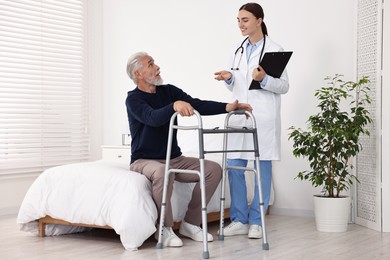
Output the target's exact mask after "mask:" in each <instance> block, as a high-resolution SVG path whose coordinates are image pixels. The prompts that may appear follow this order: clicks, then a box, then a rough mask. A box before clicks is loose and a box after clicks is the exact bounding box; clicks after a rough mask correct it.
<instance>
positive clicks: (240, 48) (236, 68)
mask: <svg viewBox="0 0 390 260" xmlns="http://www.w3.org/2000/svg"><path fill="white" fill-rule="evenodd" d="M248 38H249V37H246V38H245V40H244V41H243V42H242V43H241V45H240V47H238V48H237V50H236V51H235V52H234V58H233V66H232V67H231V68H230V69H231V70H239V68H238V67H239V66H240V62H241V59H242V55H243V53H244V46H243V45H244V42H246V40H248ZM265 38H266V36H265V35H264V41H263V47H262V48H261V53H260V58H259V64H260V61H261V57H262V56H263V52H264V47H265ZM239 51H241V53H240V54H241V55H240V58H239V59H238V64H237V67H234V63H235V62H236V57H237V52H239Z"/></svg>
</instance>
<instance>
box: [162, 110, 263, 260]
mask: <svg viewBox="0 0 390 260" xmlns="http://www.w3.org/2000/svg"><path fill="white" fill-rule="evenodd" d="M194 113H195V116H196V117H197V120H198V125H191V126H180V125H178V124H177V123H176V124H175V122H177V115H178V112H175V113H174V114H173V115H172V117H171V120H170V124H169V134H168V145H167V155H166V163H165V176H164V188H163V197H162V204H161V215H160V225H159V230H158V232H159V233H158V234H159V235H158V242H157V245H156V247H157V248H158V249H161V248H163V244H162V236H163V234H162V229H163V225H164V218H165V208H166V201H167V189H168V181H169V174H171V173H188V174H197V175H198V176H199V181H200V189H201V203H202V229H203V255H202V256H203V258H204V259H208V258H209V256H210V255H209V250H208V240H207V233H208V232H207V204H206V189H205V176H204V159H205V157H204V155H205V154H206V153H222V154H223V156H222V180H221V199H220V200H221V201H220V207H221V208H220V212H221V215H220V226H219V235H218V240H224V235H223V226H224V207H225V182H226V173H227V171H228V170H229V169H239V170H245V171H251V172H253V173H254V174H256V176H257V178H256V179H257V186H258V190H259V206H260V216H261V224H262V229H263V250H269V245H268V239H267V232H266V226H265V214H264V201H263V196H262V188H261V179H260V159H259V156H260V155H259V146H258V138H257V129H256V122H255V119H254V116H253V115H252V113H250V112H248V111H244V110H236V111H232V112H229V113H228V114H227V116H226V118H225V126H224V129H218V128H214V129H203V123H202V118H201V115H200V114H199V112H198V111H196V110H194ZM232 115H243V116H246V117H247V118H250V119H251V121H252V127H251V128H247V127H237V126H231V125H229V119H230V117H231V116H232ZM174 129H177V130H198V139H199V164H200V168H199V169H200V170H199V171H195V170H186V169H171V168H170V158H171V150H172V138H173V130H174ZM230 133H242V134H252V135H253V147H254V148H253V149H252V150H242V149H241V150H227V141H228V134H230ZM204 134H224V137H223V150H211V151H205V150H204V138H203V136H204ZM229 152H253V153H254V154H255V165H256V167H255V168H249V167H238V166H230V167H228V166H227V153H229Z"/></svg>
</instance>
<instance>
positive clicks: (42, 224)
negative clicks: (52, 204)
mask: <svg viewBox="0 0 390 260" xmlns="http://www.w3.org/2000/svg"><path fill="white" fill-rule="evenodd" d="M38 223H39V224H38V234H39V236H40V237H44V236H45V222H44V221H43V219H39V222H38Z"/></svg>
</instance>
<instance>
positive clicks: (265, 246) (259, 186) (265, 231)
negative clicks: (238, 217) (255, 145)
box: [255, 157, 269, 250]
mask: <svg viewBox="0 0 390 260" xmlns="http://www.w3.org/2000/svg"><path fill="white" fill-rule="evenodd" d="M255 163H256V169H257V170H256V176H257V186H258V189H259V204H260V217H261V226H262V229H263V250H269V245H268V239H267V229H266V226H265V214H264V201H263V190H262V188H261V179H260V176H261V174H260V161H259V158H258V157H256V159H255Z"/></svg>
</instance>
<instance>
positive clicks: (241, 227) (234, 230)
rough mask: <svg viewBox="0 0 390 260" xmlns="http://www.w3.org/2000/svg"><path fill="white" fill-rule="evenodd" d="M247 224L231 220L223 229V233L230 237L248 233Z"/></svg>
mask: <svg viewBox="0 0 390 260" xmlns="http://www.w3.org/2000/svg"><path fill="white" fill-rule="evenodd" d="M248 232H249V227H248V224H242V223H241V222H238V221H237V222H235V221H232V222H231V223H230V224H229V225H228V226H227V227H225V228H224V229H223V235H224V236H227V237H230V236H235V235H248Z"/></svg>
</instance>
